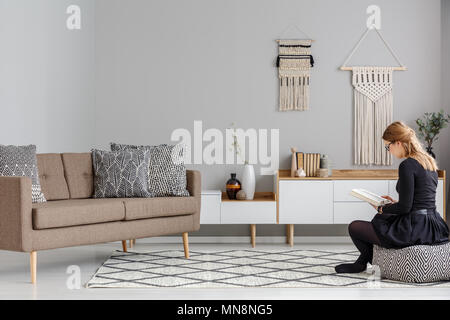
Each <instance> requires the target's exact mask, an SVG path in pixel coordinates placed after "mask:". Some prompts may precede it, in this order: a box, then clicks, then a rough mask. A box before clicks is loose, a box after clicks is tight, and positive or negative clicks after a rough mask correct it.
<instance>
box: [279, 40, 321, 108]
mask: <svg viewBox="0 0 450 320" xmlns="http://www.w3.org/2000/svg"><path fill="white" fill-rule="evenodd" d="M312 41H313V40H277V42H278V57H277V64H276V65H277V67H278V78H279V82H280V111H289V110H298V111H303V110H308V109H309V85H310V69H311V67H312V66H313V65H314V58H313V56H312V55H311V43H312Z"/></svg>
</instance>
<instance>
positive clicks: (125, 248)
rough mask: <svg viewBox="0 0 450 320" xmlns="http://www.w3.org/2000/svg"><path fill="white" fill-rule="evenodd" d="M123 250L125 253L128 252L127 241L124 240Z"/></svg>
mask: <svg viewBox="0 0 450 320" xmlns="http://www.w3.org/2000/svg"><path fill="white" fill-rule="evenodd" d="M122 249H123V252H127V240H122Z"/></svg>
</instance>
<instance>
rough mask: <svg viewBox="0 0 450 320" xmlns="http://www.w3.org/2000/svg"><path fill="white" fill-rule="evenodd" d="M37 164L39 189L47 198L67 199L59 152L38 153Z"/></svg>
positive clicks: (67, 189) (67, 191) (66, 188)
mask: <svg viewBox="0 0 450 320" xmlns="http://www.w3.org/2000/svg"><path fill="white" fill-rule="evenodd" d="M36 157H37V165H38V173H39V180H40V182H41V189H42V192H43V193H44V196H45V199H47V200H64V199H69V188H68V187H67V182H66V178H65V177H64V166H63V163H62V159H61V155H60V154H59V153H47V154H38V155H36Z"/></svg>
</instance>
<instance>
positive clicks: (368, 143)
mask: <svg viewBox="0 0 450 320" xmlns="http://www.w3.org/2000/svg"><path fill="white" fill-rule="evenodd" d="M370 30H375V31H376V33H377V34H378V36H379V37H380V38H381V40H382V41H383V43H384V44H385V46H386V47H387V48H388V50H389V51H390V53H391V54H392V55H393V56H394V58H395V59H396V60H397V62H398V63H399V64H400V66H398V67H381V66H359V67H358V66H355V67H347V66H346V64H347V62H348V61H349V60H350V58H351V57H352V56H353V54H354V53H355V51H356V50H357V49H358V47H359V45H360V44H361V42H362V41H363V40H364V38H365V37H366V36H367V34H368V33H369V31H370ZM340 69H341V70H348V71H352V85H353V95H354V98H353V101H354V145H353V159H354V164H356V165H371V164H375V165H391V164H392V156H391V154H390V153H389V152H388V151H386V149H385V148H384V143H383V139H382V136H383V132H384V130H385V129H386V127H387V126H389V124H390V123H391V122H392V120H393V110H394V108H393V107H394V105H393V71H395V70H397V71H402V70H406V67H405V66H404V65H403V64H402V63H401V62H400V60H399V59H398V57H397V56H396V55H395V53H394V51H393V50H392V49H391V47H390V46H389V44H388V43H387V42H386V40H385V39H384V38H383V36H382V35H381V33H380V32H379V31H378V29H376V28H372V29H369V28H368V29H367V30H366V31H365V32H364V33H363V35H362V36H361V39H360V40H359V41H358V43H357V44H356V46H355V47H354V48H353V50H352V52H351V53H350V55H349V56H348V57H347V59H346V60H345V62H344V64H343V65H342V66H341V68H340Z"/></svg>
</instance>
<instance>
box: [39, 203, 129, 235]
mask: <svg viewBox="0 0 450 320" xmlns="http://www.w3.org/2000/svg"><path fill="white" fill-rule="evenodd" d="M32 216H33V228H34V229H37V230H40V229H49V228H60V227H70V226H80V225H86V224H93V223H102V222H110V221H119V220H123V219H124V218H125V208H124V204H123V201H122V200H121V199H74V200H57V201H48V202H46V203H36V204H33V209H32Z"/></svg>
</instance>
